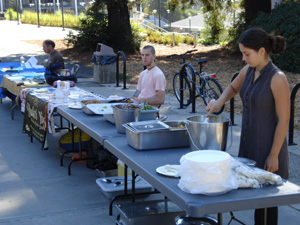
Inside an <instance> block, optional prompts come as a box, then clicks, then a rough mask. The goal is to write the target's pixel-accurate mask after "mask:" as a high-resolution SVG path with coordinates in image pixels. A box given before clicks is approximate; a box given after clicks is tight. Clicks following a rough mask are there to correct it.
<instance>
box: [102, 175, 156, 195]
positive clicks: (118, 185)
mask: <svg viewBox="0 0 300 225" xmlns="http://www.w3.org/2000/svg"><path fill="white" fill-rule="evenodd" d="M103 179H106V178H98V179H96V183H97V185H98V186H99V187H100V189H101V191H102V193H103V194H104V195H105V197H107V198H108V199H111V198H113V197H114V196H117V195H122V194H124V177H123V176H118V177H108V179H110V180H112V182H111V183H107V182H103ZM131 179H132V178H131V177H128V180H127V190H128V194H130V193H131V183H132V180H131ZM152 190H153V187H152V186H151V184H149V183H148V182H146V181H145V180H144V179H143V178H141V177H137V178H136V180H135V193H140V192H150V191H152Z"/></svg>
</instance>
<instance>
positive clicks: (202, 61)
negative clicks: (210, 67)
mask: <svg viewBox="0 0 300 225" xmlns="http://www.w3.org/2000/svg"><path fill="white" fill-rule="evenodd" d="M196 61H197V62H198V63H199V64H203V63H206V62H207V59H198V58H197V59H196Z"/></svg>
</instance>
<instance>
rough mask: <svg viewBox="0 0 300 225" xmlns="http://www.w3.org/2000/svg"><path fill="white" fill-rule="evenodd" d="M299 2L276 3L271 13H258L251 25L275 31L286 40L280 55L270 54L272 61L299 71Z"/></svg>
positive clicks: (283, 67) (289, 69) (281, 66)
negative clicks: (284, 47)
mask: <svg viewBox="0 0 300 225" xmlns="http://www.w3.org/2000/svg"><path fill="white" fill-rule="evenodd" d="M299 21H300V3H299V2H287V3H282V4H280V5H278V6H277V7H276V8H275V9H273V10H272V12H271V14H266V13H260V14H259V15H258V17H257V18H256V19H255V20H254V21H253V22H252V23H251V27H260V28H262V29H264V30H265V31H266V32H268V33H271V32H275V34H277V35H282V36H283V37H284V38H285V40H286V50H285V51H284V52H283V53H281V54H280V55H272V60H273V62H274V63H275V64H276V65H277V66H278V67H279V68H281V69H284V70H287V71H291V72H296V73H299V72H300V64H299V63H298V62H299V49H300V39H299V37H300V27H299Z"/></svg>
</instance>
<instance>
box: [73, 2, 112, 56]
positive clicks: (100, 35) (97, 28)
mask: <svg viewBox="0 0 300 225" xmlns="http://www.w3.org/2000/svg"><path fill="white" fill-rule="evenodd" d="M101 9H102V8H101V6H100V5H98V7H97V6H95V5H93V7H91V8H90V9H89V10H87V13H86V16H85V17H83V18H81V20H80V24H79V26H78V27H74V29H75V30H76V31H78V33H77V34H73V33H70V34H69V35H68V38H67V40H68V43H69V44H73V45H74V47H75V48H78V51H90V50H93V49H95V47H96V46H97V43H102V44H106V45H107V44H108V34H107V27H108V21H107V16H106V15H105V14H104V13H103V11H102V10H101Z"/></svg>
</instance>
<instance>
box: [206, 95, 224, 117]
mask: <svg viewBox="0 0 300 225" xmlns="http://www.w3.org/2000/svg"><path fill="white" fill-rule="evenodd" d="M221 107H222V104H221V103H219V101H218V100H217V101H216V100H214V99H213V100H211V101H210V102H209V103H208V105H207V106H206V108H205V110H206V112H207V114H206V116H209V115H210V114H212V113H214V112H216V111H218V110H219V109H220V108H221Z"/></svg>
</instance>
